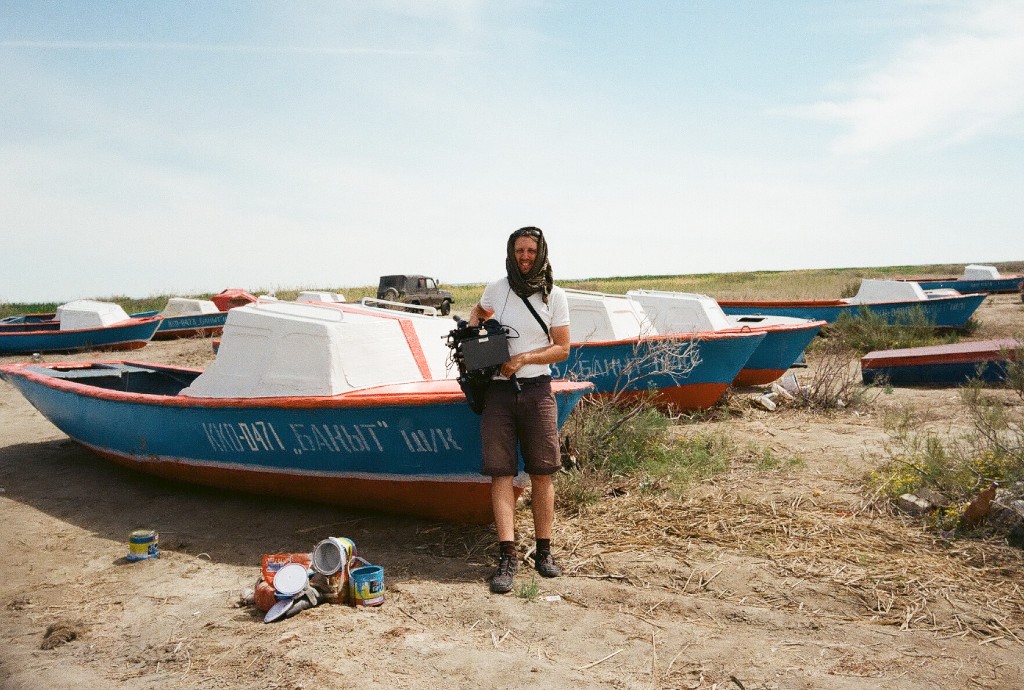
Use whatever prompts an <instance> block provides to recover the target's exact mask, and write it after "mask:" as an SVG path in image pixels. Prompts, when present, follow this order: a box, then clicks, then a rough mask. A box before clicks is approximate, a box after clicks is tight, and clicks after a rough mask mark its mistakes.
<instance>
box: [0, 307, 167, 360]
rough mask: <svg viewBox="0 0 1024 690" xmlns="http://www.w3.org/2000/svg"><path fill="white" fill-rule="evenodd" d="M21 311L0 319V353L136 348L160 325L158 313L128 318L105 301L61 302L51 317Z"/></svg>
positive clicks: (26, 353)
mask: <svg viewBox="0 0 1024 690" xmlns="http://www.w3.org/2000/svg"><path fill="white" fill-rule="evenodd" d="M44 316H49V315H40V314H34V315H25V316H24V317H23V318H19V317H15V318H14V319H10V320H7V321H5V322H3V323H0V355H30V354H33V353H37V352H38V353H41V354H42V353H56V352H82V351H85V350H137V349H139V348H141V347H145V346H146V343H148V342H149V341H150V340H151V339H152V337H153V334H154V333H156V330H157V328H159V326H160V317H158V316H155V317H154V316H151V317H146V318H131V317H129V316H128V315H127V314H126V313H125V312H124V310H123V309H121V307H119V306H118V305H116V304H110V303H106V302H94V301H92V300H77V301H74V302H69V303H67V304H64V305H61V306H60V307H59V308H58V309H57V312H56V313H55V314H53V318H50V319H46V318H41V317H44Z"/></svg>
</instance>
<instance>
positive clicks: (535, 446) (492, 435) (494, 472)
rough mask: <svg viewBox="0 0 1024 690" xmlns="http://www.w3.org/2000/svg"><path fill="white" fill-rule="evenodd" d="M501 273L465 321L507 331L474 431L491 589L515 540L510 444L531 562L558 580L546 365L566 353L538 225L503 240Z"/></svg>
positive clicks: (507, 572) (511, 557) (561, 305)
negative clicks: (522, 488)
mask: <svg viewBox="0 0 1024 690" xmlns="http://www.w3.org/2000/svg"><path fill="white" fill-rule="evenodd" d="M506 252H507V255H506V258H505V271H506V274H507V275H506V276H505V277H504V278H501V279H500V280H496V281H495V282H493V283H490V284H488V285H487V287H486V288H485V289H484V294H483V296H482V297H481V298H480V303H479V304H477V305H476V306H474V307H473V310H472V312H470V315H469V324H470V325H471V326H476V325H479V324H480V323H482V322H483V321H484V320H485V319H488V318H495V319H497V320H498V322H500V323H501V324H502V325H503V326H508V327H509V328H510V329H511V333H512V335H513V336H516V335H518V337H512V338H510V339H509V353H510V354H511V359H509V361H508V362H505V364H503V365H502V367H501V372H500V374H497V375H495V378H494V381H493V382H492V383H491V385H490V386H489V387H488V389H487V395H486V398H485V402H484V410H483V415H482V417H481V420H480V432H481V436H482V439H483V465H482V468H481V470H480V471H481V472H482V473H483V474H485V475H488V476H490V477H491V506H492V508H493V509H494V523H495V526H496V527H497V532H498V542H499V548H500V555H499V558H498V567H497V570H495V572H494V575H493V576H492V577H491V591H492V592H495V593H498V594H504V593H505V592H509V591H511V590H512V581H513V578H514V576H515V573H516V568H517V565H518V557H517V555H516V542H515V492H514V488H513V483H512V482H513V480H514V479H515V476H516V474H517V473H518V456H517V453H516V448H517V445H518V447H519V449H520V450H521V452H522V455H523V460H524V461H525V465H526V472H527V473H528V474H529V475H530V485H531V487H532V499H531V507H532V509H533V528H534V533H535V537H536V539H537V545H536V549H535V553H534V566H535V567H536V569H537V572H538V573H540V574H541V575H542V576H544V577H558V576H559V575H561V574H562V570H561V568H559V567H558V564H556V563H555V559H554V558H553V557H552V556H551V527H552V524H553V522H554V516H555V487H554V482H553V481H552V479H553V477H552V475H554V473H555V472H557V471H558V470H559V468H560V467H561V456H560V453H559V443H558V410H557V407H556V405H555V396H554V395H553V394H552V392H551V367H550V366H548V365H550V364H553V363H555V362H562V361H564V360H565V359H566V358H568V356H569V305H568V302H567V301H566V298H565V293H564V292H563V291H562V289H561V288H559V287H556V286H555V285H554V281H553V277H552V272H551V264H550V263H549V262H548V245H547V242H546V241H545V239H544V233H542V232H541V230H540V229H539V228H534V227H526V228H520V229H519V230H516V231H515V232H514V233H512V234H511V235H510V236H509V238H508V245H507V248H506Z"/></svg>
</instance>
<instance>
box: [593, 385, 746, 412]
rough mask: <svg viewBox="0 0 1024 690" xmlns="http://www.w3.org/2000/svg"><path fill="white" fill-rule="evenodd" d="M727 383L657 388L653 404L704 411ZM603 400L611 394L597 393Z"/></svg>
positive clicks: (633, 395)
mask: <svg viewBox="0 0 1024 690" xmlns="http://www.w3.org/2000/svg"><path fill="white" fill-rule="evenodd" d="M728 387H729V384H727V383H691V384H689V385H685V386H666V387H665V388H659V389H657V390H655V391H652V392H653V393H654V404H655V405H657V406H658V407H668V408H674V409H677V410H706V409H707V408H709V407H713V406H714V405H715V403H717V402H718V401H719V400H720V399H721V398H722V395H723V394H724V393H725V389H726V388H728ZM650 394H651V392H649V391H626V392H625V393H623V394H622V395H621V396H620V398H621V399H624V400H635V399H637V398H642V397H645V396H647V395H650ZM592 395H598V396H600V397H603V398H610V397H611V396H612V394H611V393H597V394H592Z"/></svg>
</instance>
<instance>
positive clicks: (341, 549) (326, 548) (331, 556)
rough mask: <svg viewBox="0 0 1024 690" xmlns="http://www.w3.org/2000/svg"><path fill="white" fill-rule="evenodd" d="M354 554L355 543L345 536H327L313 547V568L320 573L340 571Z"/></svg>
mask: <svg viewBox="0 0 1024 690" xmlns="http://www.w3.org/2000/svg"><path fill="white" fill-rule="evenodd" d="M355 556H356V545H355V543H354V542H353V541H352V540H351V539H346V538H345V537H327V538H326V539H324V540H323V541H322V542H320V543H319V544H317V545H316V548H314V549H313V570H315V571H317V572H318V573H320V574H321V575H334V574H335V573H337V572H340V571H341V570H342V569H343V568H345V566H346V565H348V562H349V561H351V560H352V558H353V557H355Z"/></svg>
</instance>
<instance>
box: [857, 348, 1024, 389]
mask: <svg viewBox="0 0 1024 690" xmlns="http://www.w3.org/2000/svg"><path fill="white" fill-rule="evenodd" d="M1021 348H1024V342H1020V341H1018V340H1015V339H1013V338H1004V339H1001V340H981V341H974V342H964V343H952V344H949V345H927V346H924V347H908V348H902V349H898V350H876V351H874V352H869V353H868V354H866V355H864V356H863V357H861V360H860V368H861V376H862V377H863V379H864V383H868V384H870V383H883V382H884V383H891V384H894V385H914V384H927V385H954V386H957V385H961V384H964V383H967V382H968V381H971V380H973V379H978V380H981V381H987V382H990V383H995V382H1000V381H1004V380H1006V377H1007V369H1008V367H1009V366H1010V363H1011V362H1016V361H1019V359H1020V357H1021Z"/></svg>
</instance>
